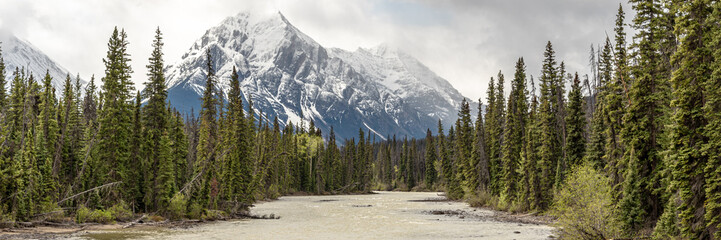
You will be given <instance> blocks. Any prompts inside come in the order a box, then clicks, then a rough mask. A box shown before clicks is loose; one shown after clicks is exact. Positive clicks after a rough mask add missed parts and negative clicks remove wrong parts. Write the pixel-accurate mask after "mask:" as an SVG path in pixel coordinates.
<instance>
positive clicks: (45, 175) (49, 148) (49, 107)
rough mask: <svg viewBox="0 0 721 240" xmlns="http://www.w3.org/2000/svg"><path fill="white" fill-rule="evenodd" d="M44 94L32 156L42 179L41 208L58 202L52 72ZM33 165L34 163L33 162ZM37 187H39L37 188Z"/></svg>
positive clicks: (54, 101)
mask: <svg viewBox="0 0 721 240" xmlns="http://www.w3.org/2000/svg"><path fill="white" fill-rule="evenodd" d="M42 89H43V92H42V96H41V98H40V104H39V106H38V107H39V108H40V115H39V116H38V118H39V119H38V123H39V125H38V129H37V130H36V131H38V130H39V131H38V132H35V134H34V136H32V137H35V138H36V140H35V141H34V143H35V144H36V145H35V146H32V147H34V148H35V149H34V151H30V152H32V153H31V154H34V155H35V156H34V158H35V162H34V163H35V164H36V166H35V167H36V168H37V169H36V173H37V174H39V176H36V177H37V178H40V186H39V188H38V189H36V193H37V194H38V195H40V196H41V199H38V200H39V202H38V203H37V204H40V206H43V205H46V204H50V203H51V202H52V203H55V201H56V200H57V196H58V193H57V191H56V190H57V188H58V186H57V177H58V176H57V175H56V174H54V173H56V171H53V170H54V169H57V167H59V166H57V165H55V166H54V165H53V162H54V160H55V147H56V144H57V143H58V132H59V130H60V129H59V126H58V121H57V118H56V117H57V109H56V107H57V104H56V97H55V88H54V87H53V85H52V77H50V72H49V71H47V72H46V73H45V78H43V88H42ZM31 163H32V162H31ZM36 187H37V186H36Z"/></svg>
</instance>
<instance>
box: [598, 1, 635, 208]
mask: <svg viewBox="0 0 721 240" xmlns="http://www.w3.org/2000/svg"><path fill="white" fill-rule="evenodd" d="M624 18H625V15H624V12H623V8H622V7H621V5H620V4H619V7H618V14H617V15H616V27H615V28H614V30H615V32H616V36H615V39H616V44H615V48H616V49H615V50H614V54H613V55H614V59H613V64H614V73H615V74H614V76H613V77H612V78H611V80H610V81H608V82H607V85H606V90H607V92H606V94H604V95H605V99H604V100H603V101H604V117H605V118H606V122H605V123H604V125H605V126H606V131H605V134H604V135H605V137H606V147H605V153H606V154H605V155H604V158H605V162H606V173H607V174H608V176H609V177H610V178H611V182H612V184H613V185H614V188H613V191H612V192H614V194H617V193H618V192H619V191H620V183H621V182H622V181H623V176H622V174H623V171H624V169H625V168H626V165H625V163H624V162H623V160H622V157H623V151H624V147H623V145H622V142H621V128H622V126H623V114H624V110H625V107H626V105H625V103H626V102H627V98H626V96H627V95H626V90H625V88H626V82H627V81H628V80H629V78H628V76H629V74H628V66H627V59H626V33H625V32H624V27H623V26H624ZM616 200H618V199H617V197H614V201H616Z"/></svg>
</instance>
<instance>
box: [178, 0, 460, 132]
mask: <svg viewBox="0 0 721 240" xmlns="http://www.w3.org/2000/svg"><path fill="white" fill-rule="evenodd" d="M206 50H210V52H211V55H212V56H213V58H212V61H213V66H214V68H215V70H216V76H218V81H219V82H220V85H221V89H222V90H223V92H226V93H227V92H228V89H229V86H228V83H229V78H230V74H231V71H232V69H233V67H234V66H235V67H236V68H237V69H238V72H239V75H240V77H241V78H242V80H241V89H242V91H243V93H244V94H246V95H245V96H244V98H245V100H246V101H245V102H246V103H247V98H248V97H250V98H251V99H252V100H253V105H254V107H255V109H256V110H257V111H258V112H263V114H264V115H266V114H267V115H268V117H269V118H270V119H272V118H273V117H278V119H279V121H280V122H282V123H283V124H284V125H285V124H287V123H289V122H293V123H294V124H299V121H300V120H301V119H303V121H305V123H304V125H305V126H307V125H308V121H310V120H311V119H312V120H313V121H314V123H315V125H316V126H318V127H319V128H320V129H321V130H322V131H323V132H324V133H325V134H327V133H328V132H329V131H330V127H331V126H333V127H334V129H335V131H336V135H337V136H338V137H339V138H341V139H350V138H352V137H356V136H358V131H359V129H361V130H363V131H365V132H368V131H370V132H372V133H374V134H375V135H376V136H377V137H378V139H383V138H386V137H387V136H390V135H394V134H395V135H399V136H405V135H407V136H413V137H423V136H424V135H425V130H426V129H427V128H430V129H435V128H436V124H437V121H438V119H439V118H441V119H443V120H444V121H445V122H444V124H445V125H446V126H449V124H450V123H452V122H453V121H455V116H456V115H455V112H456V111H457V110H456V109H458V105H459V104H460V101H461V100H462V99H463V96H461V94H460V93H458V91H457V90H455V89H454V88H453V87H452V86H451V85H450V84H449V83H448V82H447V81H446V80H445V79H443V78H441V77H439V76H437V75H436V74H435V73H433V72H432V71H431V70H429V69H428V68H427V67H425V66H424V65H423V64H422V63H420V62H419V61H417V60H415V59H414V58H413V57H411V56H410V55H408V54H405V53H403V52H401V51H399V50H397V49H395V48H390V47H388V46H385V45H382V46H379V47H377V48H374V49H368V50H365V49H359V50H358V51H356V52H347V51H344V50H340V49H330V50H327V49H326V48H324V47H323V46H321V45H320V44H318V43H317V42H315V41H314V40H313V39H312V38H310V37H308V36H307V35H305V34H303V33H302V32H301V31H300V30H298V29H297V28H295V27H294V26H293V25H292V24H291V23H290V22H289V21H288V20H287V19H286V18H285V17H284V16H283V15H282V14H280V13H275V14H270V15H256V14H250V13H240V14H237V15H235V16H232V17H229V18H227V19H225V20H224V21H222V22H221V23H220V24H219V25H218V26H216V27H213V28H211V29H209V30H207V31H206V33H205V34H204V35H203V36H202V37H201V38H200V39H198V40H197V41H196V42H195V43H194V44H193V45H192V46H191V48H190V50H189V51H188V52H187V53H186V54H184V55H183V56H182V58H181V60H180V61H178V62H177V63H175V64H173V65H171V66H169V67H168V68H166V75H167V79H168V87H169V90H168V96H169V101H170V102H171V104H172V105H173V106H174V107H176V108H178V109H179V110H181V111H185V112H190V111H191V109H193V111H194V112H195V113H196V114H197V113H198V112H199V107H200V96H201V95H202V92H203V89H204V84H205V76H206V62H205V61H206V56H205V52H206ZM258 112H256V114H257V113H258Z"/></svg>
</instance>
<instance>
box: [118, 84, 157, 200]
mask: <svg viewBox="0 0 721 240" xmlns="http://www.w3.org/2000/svg"><path fill="white" fill-rule="evenodd" d="M140 98H141V96H140V92H139V91H138V92H137V93H136V94H135V104H134V105H133V118H132V124H133V125H132V126H133V128H132V129H131V133H130V152H131V153H132V155H131V156H130V158H128V173H127V175H126V176H125V178H124V180H123V181H124V183H125V184H127V185H129V190H128V193H127V197H126V199H127V201H128V203H130V205H131V206H133V208H135V207H145V211H147V210H148V208H147V206H146V205H149V204H152V205H151V206H153V207H155V206H156V205H155V204H154V203H151V202H149V201H143V198H144V197H145V196H144V194H143V193H145V192H146V191H149V192H154V191H152V190H151V189H145V187H146V183H145V182H144V180H145V176H144V173H148V172H150V173H153V174H157V172H156V168H154V167H155V166H152V167H151V166H147V165H144V164H143V162H144V161H143V160H142V156H144V155H146V154H144V153H141V150H142V149H141V148H142V145H143V143H144V141H143V137H142V133H143V130H144V129H143V124H142V113H141V111H142V110H141V100H140ZM156 151H164V149H160V147H158V148H157V149H156ZM158 158H161V157H158Z"/></svg>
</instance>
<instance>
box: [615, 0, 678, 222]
mask: <svg viewBox="0 0 721 240" xmlns="http://www.w3.org/2000/svg"><path fill="white" fill-rule="evenodd" d="M633 4H634V5H633V8H634V9H635V10H636V11H637V14H636V17H635V18H634V20H633V21H634V28H635V29H636V30H637V31H638V33H637V34H636V36H635V37H634V39H636V40H637V41H638V42H637V43H635V44H634V47H635V48H636V49H638V51H637V53H636V56H635V61H637V64H636V65H634V66H631V67H630V68H631V73H632V74H633V76H634V80H633V83H632V84H631V88H630V90H629V102H630V105H629V106H628V108H627V110H626V113H625V115H624V118H623V129H622V131H621V140H622V143H623V145H624V146H625V147H626V149H625V152H624V156H623V158H624V160H623V161H624V162H626V163H627V164H628V167H627V168H626V169H625V175H624V183H623V189H622V198H621V200H620V207H619V210H620V214H619V215H620V216H619V218H620V219H621V222H622V223H623V228H624V229H625V230H626V231H627V232H629V233H631V232H636V231H638V230H639V229H641V228H643V227H644V226H647V225H649V224H650V223H654V222H655V221H656V220H657V219H658V217H659V216H660V214H661V212H662V201H661V196H660V194H659V193H660V192H661V190H663V189H661V186H660V185H659V182H660V181H659V180H660V168H661V165H660V164H661V161H662V158H661V155H660V154H661V151H663V149H662V146H661V142H660V141H661V138H662V137H663V136H662V134H663V130H664V122H665V119H664V112H665V111H667V109H665V107H664V105H666V104H667V103H666V102H665V101H664V99H665V97H664V95H666V93H665V91H667V89H666V88H665V87H664V86H665V82H666V79H665V78H664V76H663V74H662V72H661V69H662V67H661V66H660V65H661V56H660V55H659V53H660V52H661V51H660V49H659V44H658V42H660V39H659V36H658V34H657V33H655V30H654V29H655V28H657V27H658V26H656V25H657V24H658V21H659V19H658V18H659V17H660V13H661V11H662V10H661V9H660V6H659V5H658V3H656V2H653V1H633Z"/></svg>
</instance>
